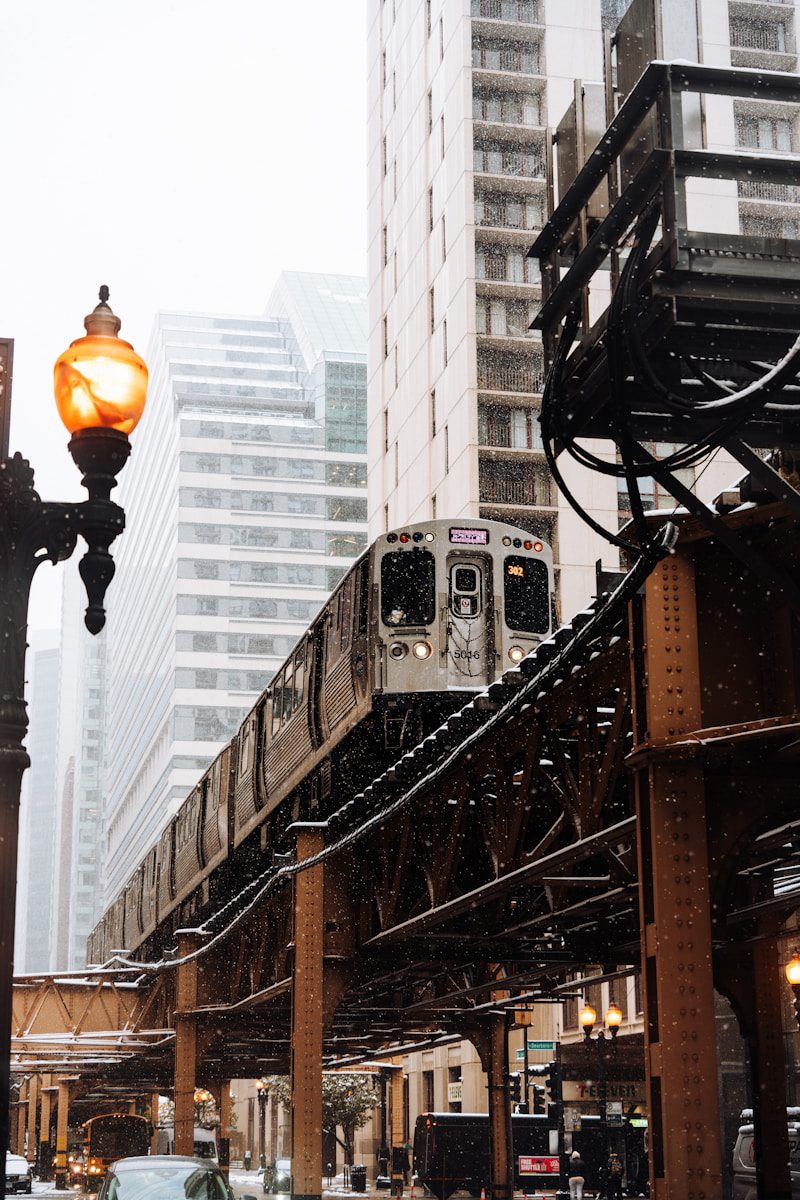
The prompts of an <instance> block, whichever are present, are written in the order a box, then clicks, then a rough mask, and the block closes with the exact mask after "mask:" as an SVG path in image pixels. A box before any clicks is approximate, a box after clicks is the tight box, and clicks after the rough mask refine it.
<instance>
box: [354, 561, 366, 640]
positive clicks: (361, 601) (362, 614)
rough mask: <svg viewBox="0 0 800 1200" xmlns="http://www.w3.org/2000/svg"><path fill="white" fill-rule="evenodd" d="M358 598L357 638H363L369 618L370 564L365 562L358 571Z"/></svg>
mask: <svg viewBox="0 0 800 1200" xmlns="http://www.w3.org/2000/svg"><path fill="white" fill-rule="evenodd" d="M357 584H358V596H357V598H356V604H357V605H358V617H357V623H356V636H357V637H362V636H363V635H364V634H365V633H366V632H367V620H368V618H369V563H368V562H366V561H365V562H363V563H362V564H361V566H360V567H359V569H358V578H357Z"/></svg>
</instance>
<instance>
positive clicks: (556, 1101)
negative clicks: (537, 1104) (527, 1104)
mask: <svg viewBox="0 0 800 1200" xmlns="http://www.w3.org/2000/svg"><path fill="white" fill-rule="evenodd" d="M544 1085H545V1087H546V1088H547V1094H548V1096H549V1097H550V1103H549V1104H548V1106H547V1114H548V1116H549V1118H550V1120H551V1121H552V1122H553V1123H554V1124H555V1123H556V1122H557V1121H558V1119H559V1115H560V1109H561V1074H560V1072H559V1069H558V1063H557V1062H549V1063H548V1064H547V1066H546V1067H545V1069H544Z"/></svg>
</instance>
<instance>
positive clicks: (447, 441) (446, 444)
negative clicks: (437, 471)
mask: <svg viewBox="0 0 800 1200" xmlns="http://www.w3.org/2000/svg"><path fill="white" fill-rule="evenodd" d="M444 473H445V475H448V474H449V473H450V430H449V429H448V427H447V426H446V425H445V427H444Z"/></svg>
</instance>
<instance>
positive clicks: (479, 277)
mask: <svg viewBox="0 0 800 1200" xmlns="http://www.w3.org/2000/svg"><path fill="white" fill-rule="evenodd" d="M629 8H631V9H632V10H633V9H635V11H632V12H631V14H630V18H629V20H630V29H631V42H630V43H629V46H631V45H634V44H635V45H636V46H637V47H638V48H639V49H641V48H643V47H645V48H652V49H654V50H655V51H656V53H654V54H653V57H665V58H670V57H673V58H677V57H680V58H689V59H699V60H700V61H704V62H707V63H714V64H720V65H725V64H732V65H734V66H737V65H741V66H754V67H770V68H776V69H779V70H796V69H797V57H796V54H797V50H796V41H795V26H796V17H797V12H796V8H797V6H796V4H795V3H794V0H781V2H778V3H764V2H758V0H756V2H753V0H698V3H697V4H695V0H687V2H686V3H684V2H683V0H632V3H631V0H573V2H571V3H564V2H563V0H412V2H410V3H403V4H392V3H388V2H384V0H369V4H368V31H369V32H368V37H369V45H368V152H369V167H368V170H369V175H368V204H369V211H368V229H369V262H368V276H369V318H370V334H369V339H370V340H369V388H368V413H369V430H368V467H369V528H370V536H371V537H374V536H376V535H377V534H379V533H380V532H382V531H383V530H384V529H386V528H392V527H397V526H398V525H399V524H402V523H404V522H412V521H416V520H422V519H425V518H428V517H433V516H439V517H442V516H446V517H452V518H455V517H467V518H468V517H477V516H481V517H489V518H496V519H501V520H505V521H510V522H513V523H516V524H519V525H521V526H523V527H525V528H529V529H531V530H532V531H534V532H535V533H537V534H538V535H540V536H543V537H545V538H547V539H548V540H550V541H551V543H552V545H553V548H554V553H555V559H556V567H557V575H558V581H559V591H560V604H561V613H562V615H563V616H564V617H565V618H569V617H570V616H571V615H573V614H574V613H575V612H576V611H577V610H578V609H579V608H580V607H582V606H583V605H584V604H585V603H586V601H587V599H588V598H589V597H590V595H591V594H592V592H593V588H594V565H595V563H596V561H597V560H598V559H601V558H602V560H603V562H604V564H605V565H606V566H608V567H615V566H617V565H618V564H617V556H616V552H615V551H614V550H612V549H611V548H610V547H609V546H608V544H607V543H606V542H605V541H603V540H602V539H601V538H600V537H599V536H597V535H595V534H594V533H592V532H591V531H590V530H589V529H588V527H587V526H586V525H584V524H583V523H582V521H581V520H580V518H579V517H578V516H577V515H576V514H575V513H574V512H573V511H572V509H571V508H570V507H569V506H568V505H567V503H566V502H565V501H564V499H563V498H562V497H561V496H560V494H559V493H558V491H557V489H556V488H555V486H554V484H553V481H552V479H551V478H550V476H549V474H548V471H547V469H546V464H545V459H544V455H543V453H542V443H541V440H540V432H539V426H538V422H537V412H538V407H539V403H540V393H541V387H542V383H543V358H542V353H541V344H540V343H539V341H538V340H537V338H536V336H535V335H533V334H531V333H530V332H529V328H528V327H529V323H530V321H531V319H532V317H533V316H534V314H535V312H536V310H537V308H538V305H539V300H540V295H541V293H540V280H539V272H538V264H537V263H536V262H535V260H533V259H530V258H527V257H526V255H527V252H528V250H529V249H530V247H531V245H532V243H533V241H534V239H535V237H536V233H537V232H538V230H539V229H540V228H541V226H542V224H543V222H544V221H545V219H546V217H547V214H548V196H547V190H548V189H547V178H546V166H547V156H548V131H549V130H553V129H555V128H556V127H557V126H558V124H559V122H560V121H561V119H562V117H563V115H564V113H565V111H566V110H567V108H568V106H569V105H570V104H571V103H572V101H573V99H574V96H575V81H576V80H582V81H584V82H591V81H596V82H599V81H602V80H603V73H604V37H603V34H604V33H610V34H612V35H613V33H614V31H615V29H616V27H617V25H618V23H619V21H620V20H621V19H623V18H625V15H626V13H627V12H628V9H629ZM663 21H665V22H666V23H665V25H664V26H663V27H662V22H663ZM665 31H666V32H665ZM637 38H638V42H637V40H636V39H637ZM643 53H644V57H643V59H642V62H641V64H640V65H639V66H638V67H636V68H634V66H633V64H632V63H630V62H629V63H627V64H626V69H627V73H628V74H630V75H632V80H631V82H632V81H633V80H635V78H636V73H637V71H638V70H641V69H643V67H644V65H645V61H646V58H647V57H648V56H649V54H648V51H647V49H646V50H644V51H643ZM621 73H622V74H625V70H623V71H622V72H621ZM705 118H706V120H705V127H704V128H705V133H704V136H705V137H706V142H707V144H708V145H709V146H719V147H722V148H731V147H733V146H738V147H740V148H752V149H754V150H758V149H762V148H763V149H765V150H769V151H772V152H784V151H791V150H796V149H797V146H798V142H799V141H800V106H788V105H787V106H783V107H782V108H781V111H775V110H774V106H770V105H769V104H768V103H766V102H763V101H757V100H753V101H747V102H738V101H737V102H736V103H735V104H734V102H733V101H731V100H729V99H726V98H725V97H706V105H705ZM556 153H557V151H556ZM697 194H698V196H699V197H700V199H701V201H702V203H701V204H700V205H698V206H697V208H698V211H699V215H700V217H701V218H702V219H705V220H711V221H712V222H713V224H712V226H711V228H713V229H714V230H715V231H719V232H729V233H739V232H741V233H750V234H762V235H766V236H776V237H797V236H798V234H800V224H798V201H800V190H799V189H798V188H796V187H794V186H793V185H775V184H764V183H759V182H757V181H756V182H752V181H751V182H747V183H740V184H739V185H738V190H737V185H736V184H735V183H733V182H730V181H721V182H720V181H701V183H700V187H699V188H698V193H697ZM590 446H591V448H592V449H593V450H594V451H595V452H597V453H600V454H603V453H605V454H608V453H609V452H612V453H613V451H610V448H609V446H608V445H607V444H604V443H603V442H599V441H594V442H592V443H590ZM654 449H655V451H656V453H657V454H659V455H663V454H665V453H667V452H668V450H669V447H666V446H659V447H655V448H654ZM565 458H566V456H565ZM561 466H562V469H563V470H564V474H565V476H566V479H567V482H568V484H569V485H570V487H571V489H572V490H573V492H574V494H575V495H576V497H577V498H578V500H579V501H580V502H581V503H582V504H583V506H584V507H585V508H586V509H587V510H588V511H589V512H590V513H591V514H592V516H594V517H595V518H596V519H597V520H598V521H600V523H601V524H603V525H605V526H606V527H607V528H610V529H615V528H616V527H617V526H618V524H619V523H620V522H622V521H624V520H625V519H626V517H627V508H628V499H627V495H626V493H625V490H624V486H623V487H619V488H618V485H617V481H616V480H615V479H614V478H613V477H608V478H606V477H600V476H598V475H596V474H594V473H590V472H584V471H582V470H581V469H580V468H578V467H577V466H576V465H575V464H574V463H571V462H565V461H562V463H561ZM739 474H741V470H740V469H739V468H738V467H737V466H736V465H734V464H732V463H731V461H730V459H727V458H726V457H725V456H724V455H722V454H718V455H717V456H716V458H715V459H714V460H712V461H711V462H710V463H709V464H708V465H706V466H705V467H704V468H703V469H702V470H700V471H698V474H697V475H695V473H694V472H693V471H690V472H685V473H684V472H681V478H682V481H683V482H684V483H685V484H687V485H689V486H692V485H694V486H695V487H696V489H697V491H698V493H699V494H701V495H702V496H703V497H704V498H706V499H708V498H710V497H713V496H714V495H716V494H717V493H718V492H719V491H720V490H722V488H723V487H724V486H726V485H728V484H729V483H730V482H731V480H732V479H733V478H736V477H737V476H738V475H739ZM623 484H624V481H623ZM650 487H651V491H650V492H648V490H647V489H648V485H647V481H643V483H642V490H643V493H644V496H643V499H644V501H645V504H646V505H649V506H651V507H669V508H673V507H675V501H674V500H673V498H672V497H671V496H670V495H668V494H666V493H665V492H663V491H662V490H661V489H660V488H659V487H658V485H657V484H656V483H655V482H653V481H650ZM596 998H597V999H598V1003H599V1001H600V999H601V998H602V997H600V996H599V989H598V997H596ZM605 998H606V999H607V997H605ZM615 998H616V1000H617V1002H618V1003H620V1004H621V1006H622V1008H623V1013H624V1025H623V1032H624V1033H630V1032H636V1031H640V1030H641V1011H640V1010H641V1003H640V998H639V990H638V986H637V985H636V981H635V980H633V979H631V980H629V981H628V982H627V983H624V984H623V985H621V986H620V987H619V988H618V990H617V991H616V993H615ZM556 1012H557V1009H556V1006H551V1008H550V1013H551V1014H553V1015H555V1014H556ZM537 1022H540V1025H541V1027H540V1029H539V1031H538V1033H537V1035H536V1039H538V1041H537V1045H538V1046H541V1047H550V1046H551V1045H552V1042H553V1039H555V1038H557V1037H559V1036H560V1034H561V1032H562V1031H566V1032H565V1037H566V1038H567V1039H569V1037H570V1036H571V1035H573V1034H574V1037H575V1038H578V1037H579V1036H580V1035H579V1032H578V1030H577V1007H575V1009H574V1012H573V1011H572V1009H569V1011H567V1012H565V1014H564V1016H563V1017H562V1018H561V1023H560V1024H559V1023H558V1019H557V1018H556V1020H555V1021H553V1020H552V1019H551V1017H550V1016H549V1015H547V1014H546V1013H545V1014H537ZM519 1037H521V1034H520V1035H519ZM536 1039H534V1040H536ZM520 1044H521V1043H520ZM515 1053H518V1054H519V1053H521V1050H520V1049H519V1046H517V1047H515ZM550 1054H551V1050H550V1049H549V1048H546V1049H544V1050H543V1052H541V1053H540V1052H539V1051H538V1050H536V1051H532V1061H540V1062H541V1061H544V1060H545V1059H546V1058H547V1057H549V1056H550ZM406 1071H407V1073H408V1075H409V1094H410V1118H411V1122H412V1125H413V1121H414V1119H415V1117H416V1115H417V1114H418V1113H419V1112H421V1111H424V1110H425V1109H426V1108H433V1107H436V1108H448V1107H449V1108H450V1109H453V1110H456V1109H458V1108H459V1107H460V1106H461V1104H462V1097H463V1099H464V1101H465V1102H466V1105H467V1106H468V1107H471V1108H472V1107H474V1108H478V1109H482V1110H484V1111H485V1109H486V1091H485V1081H484V1080H483V1079H481V1078H479V1077H480V1067H479V1064H478V1062H477V1059H476V1055H475V1053H474V1051H473V1049H472V1047H470V1046H469V1045H468V1044H466V1043H461V1044H456V1045H452V1046H449V1047H441V1048H437V1049H435V1050H431V1051H427V1052H425V1053H424V1054H420V1055H413V1056H410V1057H409V1058H408V1059H407V1060H406Z"/></svg>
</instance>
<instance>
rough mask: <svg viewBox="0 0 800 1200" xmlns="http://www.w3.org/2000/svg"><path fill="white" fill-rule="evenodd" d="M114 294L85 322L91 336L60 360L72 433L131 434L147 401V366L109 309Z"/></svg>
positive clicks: (103, 294)
mask: <svg viewBox="0 0 800 1200" xmlns="http://www.w3.org/2000/svg"><path fill="white" fill-rule="evenodd" d="M108 297H109V291H108V288H107V287H106V286H105V285H104V286H103V287H101V288H100V303H99V304H98V305H97V307H96V308H95V309H94V311H93V312H90V313H89V315H88V316H87V317H86V318H85V319H84V322H83V323H84V326H85V328H86V337H82V338H78V339H77V341H74V342H73V343H72V345H71V346H70V347H69V349H68V350H65V351H64V353H63V354H61V355H59V357H58V359H57V360H56V365H55V369H54V383H55V394H56V407H57V408H58V415H59V416H60V417H61V420H62V421H63V422H64V424H65V425H66V427H67V429H68V430H69V432H70V433H73V434H74V433H79V432H80V431H81V430H83V429H116V430H118V431H119V432H120V433H124V434H129V433H130V432H131V430H132V429H134V428H135V427H136V425H137V424H138V421H139V418H140V417H141V415H142V412H143V410H144V402H145V399H146V397H147V367H146V365H145V363H144V361H143V359H141V358H140V357H139V355H138V354H137V353H136V351H135V350H134V348H133V346H131V344H130V342H125V341H123V340H122V338H120V337H118V336H117V335H118V333H119V329H120V326H121V324H122V322H121V321H120V319H119V317H118V316H116V315H115V313H113V312H112V311H111V309H110V308H109V306H108V303H107V301H108Z"/></svg>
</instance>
